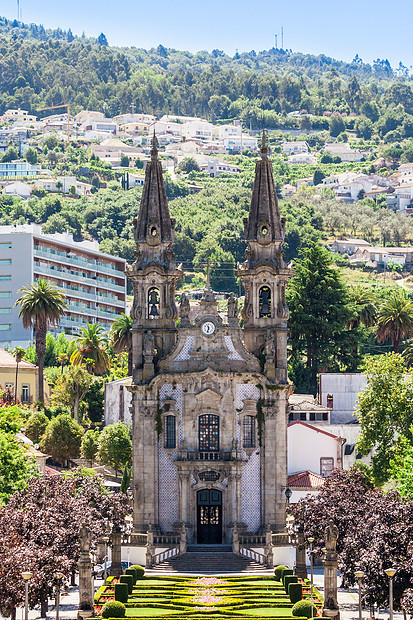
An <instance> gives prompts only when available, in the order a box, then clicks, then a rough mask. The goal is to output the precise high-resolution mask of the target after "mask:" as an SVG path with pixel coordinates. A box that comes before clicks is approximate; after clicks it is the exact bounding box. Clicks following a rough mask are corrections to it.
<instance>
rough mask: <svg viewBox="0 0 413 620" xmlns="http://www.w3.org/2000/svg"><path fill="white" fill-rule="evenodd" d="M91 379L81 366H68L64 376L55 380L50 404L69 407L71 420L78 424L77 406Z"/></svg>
mask: <svg viewBox="0 0 413 620" xmlns="http://www.w3.org/2000/svg"><path fill="white" fill-rule="evenodd" d="M91 383H92V377H91V376H90V373H88V372H87V371H86V370H85V369H84V368H82V367H81V366H70V367H69V368H68V370H67V372H65V373H64V374H62V375H61V376H60V377H58V378H57V380H56V383H55V385H54V387H53V392H52V396H51V404H52V405H55V406H62V405H63V406H67V407H70V410H71V412H72V415H73V418H74V419H75V421H76V422H79V406H80V403H81V402H82V400H83V399H84V397H85V395H86V393H87V391H88V389H89V388H90V385H91Z"/></svg>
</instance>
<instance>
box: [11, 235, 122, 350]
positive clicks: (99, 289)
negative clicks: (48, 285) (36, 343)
mask: <svg viewBox="0 0 413 620" xmlns="http://www.w3.org/2000/svg"><path fill="white" fill-rule="evenodd" d="M125 269H126V261H125V260H124V259H122V258H118V257H115V256H110V255H109V254H103V253H102V252H99V244H98V242H97V241H81V242H76V241H74V240H73V236H72V235H71V234H69V233H55V234H50V235H49V234H42V231H41V226H39V225H37V224H25V225H21V226H0V347H4V346H5V345H8V346H13V347H14V346H17V345H19V346H27V344H28V343H29V342H30V341H33V333H32V332H31V331H30V330H26V329H24V328H23V325H22V321H21V319H19V318H18V313H19V308H16V307H14V303H15V301H16V299H17V298H18V297H19V289H21V288H22V287H23V286H26V285H27V284H30V283H32V282H36V281H37V280H39V279H40V278H42V279H45V280H49V281H51V282H53V284H54V285H55V286H57V287H58V288H59V289H60V290H61V291H62V293H64V294H65V296H66V301H67V304H68V307H69V310H68V312H66V313H65V314H64V315H63V317H62V319H61V321H60V325H59V327H58V329H57V330H56V333H60V332H64V333H66V334H68V335H69V336H70V335H71V336H76V335H77V334H78V333H79V331H80V328H81V327H84V326H85V325H86V324H87V323H99V324H100V325H102V327H103V328H104V329H105V330H109V329H110V327H111V325H112V323H113V322H114V321H115V320H116V319H117V317H118V316H119V315H120V314H121V313H122V312H125V310H126V277H125Z"/></svg>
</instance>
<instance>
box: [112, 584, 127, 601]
mask: <svg viewBox="0 0 413 620" xmlns="http://www.w3.org/2000/svg"><path fill="white" fill-rule="evenodd" d="M128 595H129V588H128V584H127V583H115V601H120V602H121V603H127V602H128Z"/></svg>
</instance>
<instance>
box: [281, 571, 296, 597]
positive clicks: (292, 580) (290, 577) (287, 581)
mask: <svg viewBox="0 0 413 620" xmlns="http://www.w3.org/2000/svg"><path fill="white" fill-rule="evenodd" d="M290 583H298V577H297V575H285V577H284V579H283V584H284V590H285V592H286V594H288V586H289V585H290Z"/></svg>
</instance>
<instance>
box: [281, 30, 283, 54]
mask: <svg viewBox="0 0 413 620" xmlns="http://www.w3.org/2000/svg"><path fill="white" fill-rule="evenodd" d="M281 49H282V50H283V49H284V26H281Z"/></svg>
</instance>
